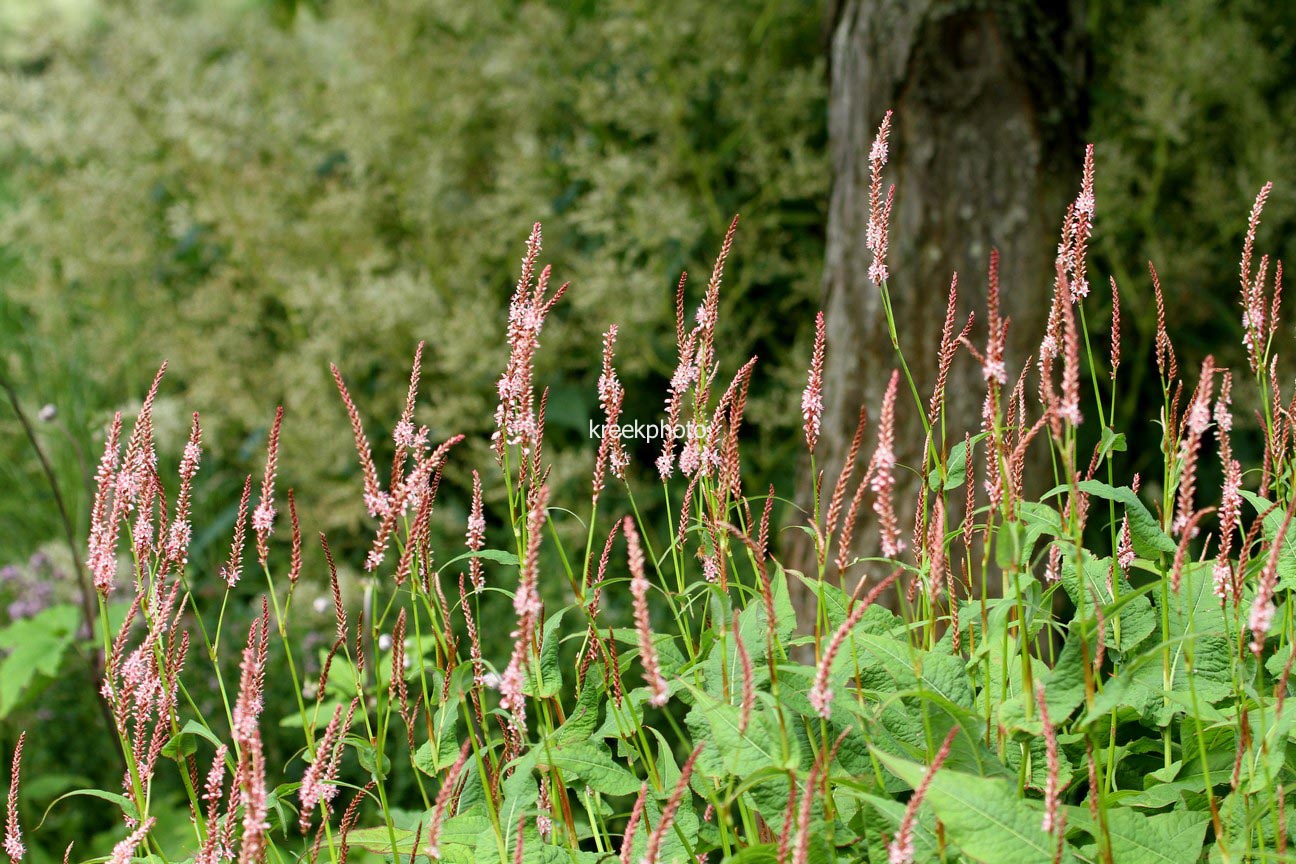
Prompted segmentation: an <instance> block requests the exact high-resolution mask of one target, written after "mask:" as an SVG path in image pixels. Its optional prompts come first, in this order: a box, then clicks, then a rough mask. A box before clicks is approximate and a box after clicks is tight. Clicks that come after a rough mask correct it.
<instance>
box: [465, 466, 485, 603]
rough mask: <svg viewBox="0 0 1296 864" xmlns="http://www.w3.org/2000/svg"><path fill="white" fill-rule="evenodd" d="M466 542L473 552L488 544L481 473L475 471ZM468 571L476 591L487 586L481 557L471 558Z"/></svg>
mask: <svg viewBox="0 0 1296 864" xmlns="http://www.w3.org/2000/svg"><path fill="white" fill-rule="evenodd" d="M465 542H466V544H467V546H468V549H469V550H470V551H472V552H480V551H481V550H482V549H483V548H484V547H485V546H486V516H485V513H484V511H483V509H482V485H481V475H480V474H478V473H477V472H476V471H475V470H474V471H473V491H472V509H471V510H469V511H468V531H467V533H466V535H465ZM468 573H469V578H470V581H471V582H472V586H473V590H474V591H481V590H482V589H483V588H485V587H486V577H485V575H484V573H483V572H482V563H481V559H480V558H477V557H475V556H474V557H473V558H470V559H469V561H468Z"/></svg>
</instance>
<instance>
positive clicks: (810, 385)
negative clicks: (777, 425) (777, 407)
mask: <svg viewBox="0 0 1296 864" xmlns="http://www.w3.org/2000/svg"><path fill="white" fill-rule="evenodd" d="M823 372H824V315H823V312H820V313H819V314H818V315H816V316H815V338H814V353H813V354H812V355H811V358H810V374H809V377H808V380H807V381H806V387H805V392H804V393H802V394H801V417H802V418H803V419H804V421H805V435H806V446H807V447H809V448H810V452H811V453H813V452H814V449H815V444H817V443H818V442H819V431H820V425H821V422H822V420H823V411H824V400H823Z"/></svg>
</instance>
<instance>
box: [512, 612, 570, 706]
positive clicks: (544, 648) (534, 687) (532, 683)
mask: <svg viewBox="0 0 1296 864" xmlns="http://www.w3.org/2000/svg"><path fill="white" fill-rule="evenodd" d="M566 612H567V610H566V609H560V610H558V611H557V612H555V613H554V614H553V615H550V616H549V620H547V621H545V624H544V632H543V633H542V634H541V636H540V658H539V662H533V663H531V665H529V666H528V667H527V680H526V684H525V685H524V686H523V688H522V692H523V693H526V694H527V695H528V696H535V697H536V698H539V699H543V698H547V697H549V696H555V695H557V694H558V693H559V692H561V691H562V684H563V674H562V666H561V665H560V664H559V662H558V648H559V647H560V644H561V642H562V633H561V632H560V630H559V629H558V628H559V627H560V626H561V625H562V618H563V615H564V614H566Z"/></svg>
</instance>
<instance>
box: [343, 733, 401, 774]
mask: <svg viewBox="0 0 1296 864" xmlns="http://www.w3.org/2000/svg"><path fill="white" fill-rule="evenodd" d="M346 741H347V742H348V743H349V744H350V745H351V746H352V747H354V748H355V751H356V756H358V757H359V758H360V767H361V768H363V769H364V770H365V771H367V772H368V773H369V775H370V776H371V777H373V778H374V779H375V780H382V779H383V778H385V777H386V776H387V774H388V772H390V771H391V759H390V758H389V757H388V756H387V754H386V753H384V754H382V765H381V766H380V765H379V764H378V748H377V747H375V746H374V745H373V744H371V743H369V742H368V741H366V740H365V739H363V738H357V737H356V736H354V735H350V736H347V738H346Z"/></svg>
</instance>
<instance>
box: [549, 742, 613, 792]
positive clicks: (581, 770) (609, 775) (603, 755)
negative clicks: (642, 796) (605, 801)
mask: <svg viewBox="0 0 1296 864" xmlns="http://www.w3.org/2000/svg"><path fill="white" fill-rule="evenodd" d="M535 754H536V759H537V764H540V765H549V766H552V767H554V768H557V769H558V770H560V771H563V772H567V773H570V774H574V775H575V776H577V777H579V778H581V779H582V780H584V781H585V783H586V785H588V786H589V787H590V788H591V789H593V790H595V791H596V792H602V793H604V794H605V795H633V794H635V793H636V792H638V791H639V778H637V777H635V776H634V775H633V774H631V773H630V772H629V771H627V770H626V769H625V768H623V767H622V766H620V765H618V764H617V763H616V762H613V761H612V756H611V755H610V754H609V753H608V751H607V750H606V749H604V748H602V747H599V746H597V745H595V744H592V743H590V742H589V741H584V742H581V743H577V744H566V745H564V746H562V747H551V748H549V749H548V750H547V751H546V750H545V749H544V748H539V749H537V750H536V751H535ZM568 782H569V785H570V781H568Z"/></svg>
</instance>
